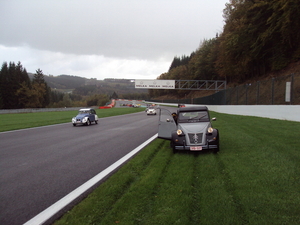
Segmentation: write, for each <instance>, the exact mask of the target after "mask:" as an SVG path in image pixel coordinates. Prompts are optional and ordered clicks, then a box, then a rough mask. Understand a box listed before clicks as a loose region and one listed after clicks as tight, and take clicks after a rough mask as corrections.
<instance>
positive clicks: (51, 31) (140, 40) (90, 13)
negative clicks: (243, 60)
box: [0, 0, 229, 80]
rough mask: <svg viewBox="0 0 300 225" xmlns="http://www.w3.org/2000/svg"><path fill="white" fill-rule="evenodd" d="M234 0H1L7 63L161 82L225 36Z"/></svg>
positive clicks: (2, 50) (2, 56) (2, 51)
mask: <svg viewBox="0 0 300 225" xmlns="http://www.w3.org/2000/svg"><path fill="white" fill-rule="evenodd" d="M227 2H229V0H0V28H1V35H0V62H1V65H2V63H3V62H15V63H17V62H18V61H20V62H21V63H22V65H23V66H24V67H25V68H26V70H27V72H32V73H34V72H35V71H36V70H37V69H38V68H40V69H41V70H42V71H43V73H44V74H45V75H49V74H51V75H55V76H57V75H61V74H68V75H75V76H81V77H86V78H97V79H98V80H103V79H104V78H130V79H156V78H157V77H158V76H159V75H161V74H162V73H165V72H167V71H168V69H169V66H170V64H171V62H172V60H173V58H174V56H182V55H190V54H191V53H192V52H193V51H195V50H196V49H197V48H198V47H199V44H200V43H201V41H203V40H204V39H210V38H213V37H215V36H216V33H221V32H222V30H223V25H224V20H223V17H222V15H223V9H224V8H225V3H227Z"/></svg>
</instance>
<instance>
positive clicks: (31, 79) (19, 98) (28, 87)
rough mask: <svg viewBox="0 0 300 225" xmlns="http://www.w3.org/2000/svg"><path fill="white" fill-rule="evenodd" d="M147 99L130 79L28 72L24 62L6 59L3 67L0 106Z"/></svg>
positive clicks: (70, 105) (89, 103) (92, 103)
mask: <svg viewBox="0 0 300 225" xmlns="http://www.w3.org/2000/svg"><path fill="white" fill-rule="evenodd" d="M117 97H119V98H130V99H141V100H142V99H147V98H148V93H147V90H141V89H135V86H134V83H133V82H131V80H128V79H126V80H125V79H107V80H104V81H100V80H97V79H87V78H83V77H77V76H70V75H60V76H47V75H44V74H43V71H42V70H41V69H38V70H37V71H36V73H35V74H32V73H27V71H26V69H25V68H24V67H23V65H22V64H21V62H18V63H17V64H15V63H14V62H10V63H7V62H4V63H3V64H2V67H1V70H0V109H20V108H45V107H55V108H56V107H85V106H102V105H105V104H106V103H108V102H109V101H110V99H111V98H117Z"/></svg>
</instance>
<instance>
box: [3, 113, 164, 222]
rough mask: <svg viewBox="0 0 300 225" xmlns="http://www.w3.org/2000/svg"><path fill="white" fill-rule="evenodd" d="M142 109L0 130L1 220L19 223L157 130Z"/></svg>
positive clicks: (156, 125) (92, 175)
mask: <svg viewBox="0 0 300 225" xmlns="http://www.w3.org/2000/svg"><path fill="white" fill-rule="evenodd" d="M157 128H158V116H147V115H146V113H145V112H139V113H133V114H128V115H122V116H113V117H108V118H100V119H99V122H98V124H97V125H95V124H92V125H90V126H76V127H73V126H72V124H71V122H70V123H64V124H58V125H52V126H45V127H38V128H32V129H24V130H18V131H11V132H1V133H0V140H1V141H0V171H1V172H0V180H1V185H0V193H1V194H0V212H1V218H0V224H1V225H20V224H23V223H25V222H26V221H28V220H29V219H31V218H32V217H34V216H35V215H37V214H38V213H40V212H41V211H43V210H44V209H46V208H47V207H49V206H50V205H52V204H53V203H55V202H56V201H58V200H59V199H61V198H62V197H64V196H65V195H67V194H68V193H70V192H71V191H73V190H74V189H76V188H77V187H78V186H80V185H81V184H83V183H84V182H86V181H88V180H89V179H91V178H92V177H94V176H95V175H97V174H98V173H100V172H101V171H102V170H104V169H105V168H107V167H108V166H110V165H111V164H112V163H114V162H116V161H117V160H118V159H120V158H122V157H123V156H124V155H126V154H127V153H128V152H130V151H131V150H133V149H134V148H136V147H137V146H139V145H140V144H142V143H143V142H145V141H146V140H148V139H149V138H150V137H152V136H153V135H154V134H156V133H157Z"/></svg>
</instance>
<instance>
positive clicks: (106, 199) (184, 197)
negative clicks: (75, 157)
mask: <svg viewBox="0 0 300 225" xmlns="http://www.w3.org/2000/svg"><path fill="white" fill-rule="evenodd" d="M211 114H212V116H216V117H218V121H216V122H214V125H215V127H216V128H218V129H219V131H220V144H221V150H220V152H219V153H218V154H213V153H211V152H199V153H196V154H191V153H178V154H173V153H172V150H171V149H170V147H169V142H168V141H164V140H160V139H157V140H155V141H153V142H152V143H151V144H150V145H148V146H147V147H145V148H144V149H143V150H142V151H141V152H140V153H139V154H138V155H137V156H136V157H134V158H133V159H132V160H130V161H129V162H128V163H127V164H126V165H124V166H123V167H122V168H121V169H120V170H119V171H118V172H117V173H115V174H114V175H113V176H111V177H110V178H109V179H108V180H107V181H106V182H104V183H103V184H101V185H100V186H99V187H98V188H97V189H96V190H95V191H94V192H93V193H91V194H90V195H89V196H88V197H87V198H86V199H84V200H83V201H82V202H81V203H80V204H78V205H77V206H75V207H74V208H73V209H72V210H71V211H69V212H68V213H66V214H65V215H64V216H63V217H62V218H61V219H60V220H59V221H57V222H56V223H55V224H56V225H60V224H78V225H79V224H80V225H81V224H105V225H106V224H116V223H118V224H126V225H127V224H147V225H148V224H164V225H165V224H300V214H299V208H300V189H299V187H300V174H299V171H300V152H299V151H300V139H299V133H300V123H297V122H289V121H280V120H271V119H265V118H257V117H244V116H236V115H226V114H219V113H211Z"/></svg>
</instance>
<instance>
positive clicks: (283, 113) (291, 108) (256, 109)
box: [153, 102, 300, 122]
mask: <svg viewBox="0 0 300 225" xmlns="http://www.w3.org/2000/svg"><path fill="white" fill-rule="evenodd" d="M153 103H154V104H157V102H153ZM163 104H164V105H170V106H177V104H173V103H163ZM185 105H186V106H196V105H192V104H185ZM207 108H208V109H209V110H210V111H214V112H219V113H227V114H233V115H243V116H258V117H265V118H270V119H279V120H290V121H297V122H300V105H207Z"/></svg>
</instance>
